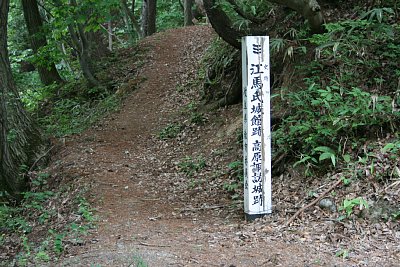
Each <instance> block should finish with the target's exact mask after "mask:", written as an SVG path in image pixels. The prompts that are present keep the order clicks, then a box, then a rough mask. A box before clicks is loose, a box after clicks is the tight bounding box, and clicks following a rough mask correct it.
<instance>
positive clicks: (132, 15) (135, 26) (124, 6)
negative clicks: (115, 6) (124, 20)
mask: <svg viewBox="0 0 400 267" xmlns="http://www.w3.org/2000/svg"><path fill="white" fill-rule="evenodd" d="M121 5H122V9H123V10H124V13H125V15H126V16H127V17H129V19H130V21H131V24H132V27H133V29H135V31H136V32H137V34H138V36H139V38H140V37H143V33H142V31H141V30H140V26H139V24H138V23H137V21H136V18H135V13H134V12H135V0H133V3H132V11H130V10H129V8H128V3H127V1H126V0H121Z"/></svg>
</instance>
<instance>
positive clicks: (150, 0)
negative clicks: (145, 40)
mask: <svg viewBox="0 0 400 267" xmlns="http://www.w3.org/2000/svg"><path fill="white" fill-rule="evenodd" d="M156 15H157V0H143V5H142V33H143V36H150V35H152V34H153V33H155V32H156Z"/></svg>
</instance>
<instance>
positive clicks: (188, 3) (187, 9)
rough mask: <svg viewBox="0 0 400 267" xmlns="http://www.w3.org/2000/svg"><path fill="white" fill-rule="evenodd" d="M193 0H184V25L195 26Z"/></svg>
mask: <svg viewBox="0 0 400 267" xmlns="http://www.w3.org/2000/svg"><path fill="white" fill-rule="evenodd" d="M192 7H193V0H184V2H183V15H184V25H185V26H190V25H193V13H192Z"/></svg>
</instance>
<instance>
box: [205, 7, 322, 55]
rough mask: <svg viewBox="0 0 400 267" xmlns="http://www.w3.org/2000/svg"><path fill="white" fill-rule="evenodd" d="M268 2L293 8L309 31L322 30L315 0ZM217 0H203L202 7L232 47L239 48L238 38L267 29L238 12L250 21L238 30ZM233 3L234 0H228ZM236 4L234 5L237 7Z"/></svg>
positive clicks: (316, 31) (260, 32) (259, 33)
mask: <svg viewBox="0 0 400 267" xmlns="http://www.w3.org/2000/svg"><path fill="white" fill-rule="evenodd" d="M269 1H270V2H273V3H277V4H281V5H285V6H287V7H289V8H291V9H294V10H295V11H297V12H298V13H299V14H301V15H302V16H303V17H304V18H306V19H307V20H308V22H309V23H310V27H311V31H312V32H313V33H321V32H323V31H324V27H323V23H324V19H323V15H322V12H321V8H320V6H319V5H318V2H317V1H316V0H269ZM216 2H217V0H203V3H204V9H205V10H206V13H207V17H208V19H209V21H210V23H211V25H212V27H213V28H214V30H215V31H216V32H217V34H218V35H219V36H220V37H221V38H222V39H223V40H224V41H226V42H227V43H228V44H230V45H232V46H233V47H235V48H237V49H240V48H241V44H240V38H241V37H242V36H246V35H265V34H266V33H267V31H268V29H267V26H266V25H262V24H260V23H258V22H257V21H255V20H254V18H248V17H246V16H243V14H240V13H238V15H239V16H242V17H243V18H245V19H249V20H250V21H252V23H251V24H250V25H249V30H247V31H245V30H240V29H238V28H236V27H234V26H233V23H232V21H231V20H230V18H229V17H228V15H227V14H226V13H225V12H224V11H223V10H222V8H221V6H220V5H217V4H216ZM229 2H230V3H231V4H233V5H235V3H236V2H235V1H229ZM237 7H238V6H236V8H237Z"/></svg>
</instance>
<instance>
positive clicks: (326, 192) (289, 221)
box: [285, 178, 342, 226]
mask: <svg viewBox="0 0 400 267" xmlns="http://www.w3.org/2000/svg"><path fill="white" fill-rule="evenodd" d="M341 183H342V178H340V179H339V180H337V181H336V182H335V183H334V184H333V185H332V186H331V187H329V188H328V189H327V190H325V191H324V192H322V193H321V194H320V195H319V196H318V197H317V198H316V199H314V200H313V201H312V202H311V203H309V204H308V205H306V206H304V207H302V208H301V209H299V210H298V211H297V212H296V213H295V214H294V215H293V216H292V217H291V218H290V219H289V220H288V221H287V222H286V225H285V226H289V225H290V224H291V223H292V222H293V221H294V220H295V219H296V218H297V217H298V216H299V215H300V214H301V213H302V212H304V211H305V210H306V209H308V208H310V207H312V206H314V205H315V204H316V203H318V201H320V200H321V199H322V198H323V197H324V196H326V195H327V194H328V193H329V192H331V191H332V190H333V189H335V188H336V187H337V186H338V185H339V184H341Z"/></svg>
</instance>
